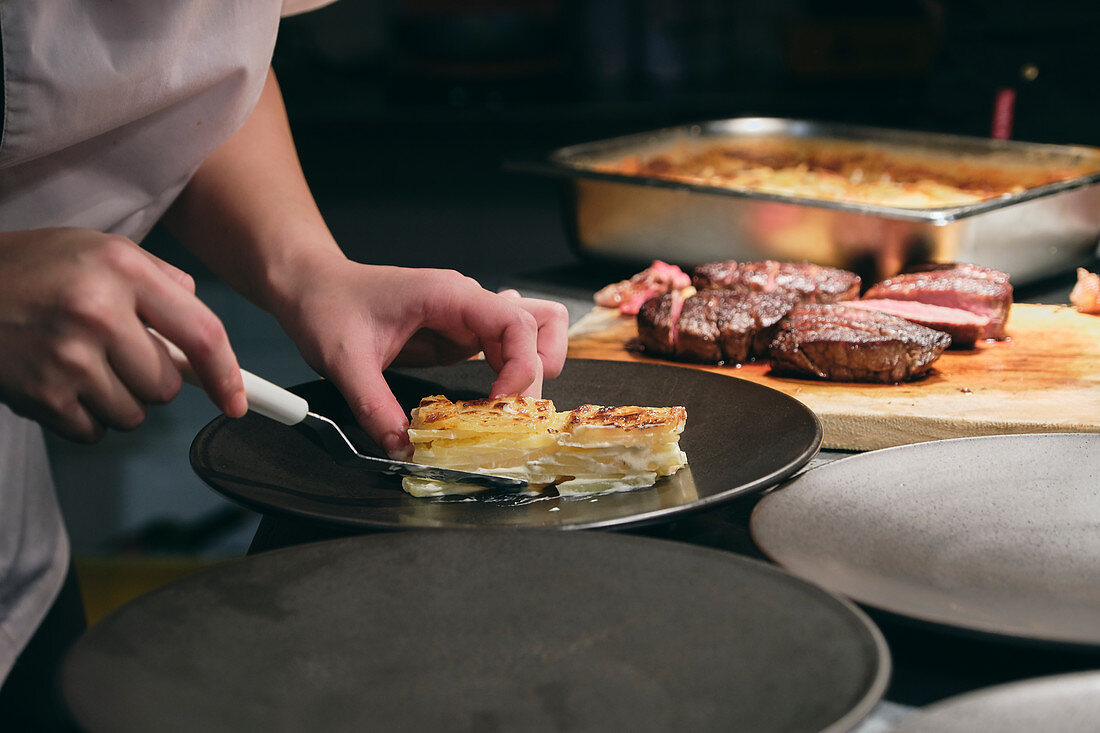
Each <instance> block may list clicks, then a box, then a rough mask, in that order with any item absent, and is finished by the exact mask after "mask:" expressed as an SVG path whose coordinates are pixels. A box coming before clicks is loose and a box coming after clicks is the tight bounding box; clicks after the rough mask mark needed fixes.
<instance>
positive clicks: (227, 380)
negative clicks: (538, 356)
mask: <svg viewBox="0 0 1100 733" xmlns="http://www.w3.org/2000/svg"><path fill="white" fill-rule="evenodd" d="M137 295H138V303H137V306H138V316H139V317H140V318H141V320H142V321H144V322H145V323H147V324H149V326H151V327H152V328H154V329H156V330H157V331H159V332H160V333H161V335H163V336H164V337H165V338H167V339H168V340H169V341H171V342H172V343H174V344H176V346H178V347H180V350H182V351H183V353H184V354H186V355H187V358H188V360H189V361H190V362H191V366H192V368H194V370H195V373H196V374H197V375H198V377H199V380H200V381H201V382H202V385H203V389H205V390H206V393H207V394H208V395H209V396H210V399H211V400H212V401H213V402H214V404H215V405H217V407H218V409H220V410H221V411H222V412H224V413H225V414H226V415H229V416H230V417H240V416H241V415H243V414H245V412H247V411H248V400H247V398H246V397H245V394H244V382H243V381H242V380H241V369H240V366H239V365H238V364H237V357H236V355H235V354H234V353H233V349H232V347H231V346H230V345H229V337H228V335H227V334H226V332H225V327H224V326H223V325H222V322H221V321H220V320H219V319H218V317H217V316H216V315H214V313H213V311H211V310H210V309H209V308H207V307H206V305H205V304H204V303H203V302H202V301H200V300H198V299H197V298H195V297H194V295H192V294H191V293H189V292H187V291H186V290H185V289H184V288H182V287H180V286H179V285H177V284H176V283H175V282H171V281H169V280H168V279H167V278H165V277H163V276H162V277H161V278H151V279H150V281H149V282H147V283H145V284H144V285H143V287H141V288H139V291H138V293H137ZM142 331H144V329H142ZM145 336H146V337H149V336H148V334H145ZM149 338H151V337H149ZM131 343H136V337H135V340H134V341H132V342H131ZM156 348H157V349H158V351H159V352H160V354H161V358H163V359H167V358H168V357H167V354H166V353H165V352H164V349H163V348H162V347H160V346H159V344H158V345H156ZM160 363H161V364H162V365H163V362H160Z"/></svg>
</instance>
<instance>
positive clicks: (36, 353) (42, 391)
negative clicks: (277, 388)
mask: <svg viewBox="0 0 1100 733" xmlns="http://www.w3.org/2000/svg"><path fill="white" fill-rule="evenodd" d="M146 326H151V327H153V328H155V329H156V330H158V331H160V333H162V334H164V336H165V337H167V338H168V339H169V340H171V341H173V342H175V343H176V344H177V345H178V346H179V347H180V348H181V349H182V350H183V352H184V353H185V354H187V356H188V358H189V359H190V361H191V364H192V365H193V367H194V369H195V371H196V372H197V373H198V375H199V377H200V379H201V380H202V383H203V385H204V387H205V388H206V391H207V393H208V394H209V395H210V398H211V400H213V402H214V404H215V405H217V406H218V408H219V409H221V410H222V411H223V412H225V413H226V414H227V415H231V416H234V417H236V416H240V415H243V414H244V412H245V411H246V410H247V401H246V399H245V396H244V385H243V383H242V381H241V375H240V368H239V367H238V366H237V360H236V357H235V356H234V354H233V351H232V349H231V348H230V346H229V341H228V339H227V337H226V334H225V328H224V327H223V326H222V323H221V321H220V320H218V317H217V316H216V315H214V313H213V312H211V311H210V309H209V308H207V307H206V306H205V305H204V304H203V303H202V301H200V300H199V299H198V298H196V297H195V283H194V281H193V280H192V279H191V277H190V276H189V275H187V274H186V273H184V272H183V271H181V270H179V269H177V268H175V267H173V266H172V265H169V264H168V263H167V262H164V261H162V260H160V259H158V258H156V257H154V256H153V255H151V254H149V253H148V252H146V251H145V250H143V249H141V248H140V247H139V246H138V245H136V244H135V243H134V242H132V241H130V240H129V239H126V238H125V237H120V236H115V235H109V234H102V233H100V232H95V231H92V230H89V229H77V228H64V229H38V230H32V231H22V232H4V233H0V401H2V402H4V403H6V404H7V405H8V406H9V407H10V408H11V409H12V410H13V411H14V412H16V413H18V414H20V415H23V416H24V417H28V418H31V419H33V420H37V421H38V422H40V423H42V424H43V425H45V426H46V427H48V428H50V429H52V430H54V431H56V432H58V433H60V434H61V435H63V436H65V437H68V438H71V439H73V440H77V441H80V442H95V441H96V440H98V439H99V438H101V437H102V436H103V434H104V432H105V430H106V428H113V429H117V430H130V429H133V428H135V427H137V426H138V425H139V424H140V423H141V422H142V421H143V420H144V419H145V414H146V406H147V405H151V404H163V403H165V402H168V401H169V400H171V399H172V398H174V397H175V396H176V394H177V393H178V392H179V389H180V383H181V377H180V373H179V370H178V369H176V367H175V366H174V365H173V364H172V362H171V360H170V359H169V358H168V354H167V352H166V351H165V349H164V347H163V346H162V345H161V344H160V343H158V342H157V341H155V340H154V338H153V336H152V335H150V334H149V332H148V331H147V330H146Z"/></svg>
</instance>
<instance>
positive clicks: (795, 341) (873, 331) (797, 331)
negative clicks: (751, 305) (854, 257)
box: [769, 305, 951, 383]
mask: <svg viewBox="0 0 1100 733" xmlns="http://www.w3.org/2000/svg"><path fill="white" fill-rule="evenodd" d="M950 342H951V337H950V336H948V335H947V334H946V333H942V332H940V331H934V330H932V329H930V328H925V327H924V326H919V325H917V324H915V323H912V322H910V321H907V320H905V319H904V318H897V317H895V316H890V315H887V314H885V313H881V312H878V311H872V310H863V309H860V308H852V307H848V306H845V305H802V306H798V307H796V308H795V309H794V310H792V311H791V312H790V313H789V314H787V317H786V318H785V319H784V320H783V322H782V323H781V324H780V327H779V331H778V333H777V334H776V336H775V338H774V339H772V342H771V347H770V349H769V351H770V356H771V359H772V367H773V368H774V369H776V370H778V371H787V372H792V373H795V374H799V375H809V376H815V377H819V378H821V379H829V380H835V381H844V382H883V383H895V382H903V381H905V380H908V379H912V378H914V377H917V376H920V375H921V374H924V373H925V372H926V371H927V370H928V369H929V368H930V367H931V365H932V363H933V362H934V361H935V360H936V359H938V358H939V356H940V354H942V353H943V350H944V349H945V348H947V345H948V344H949V343H950Z"/></svg>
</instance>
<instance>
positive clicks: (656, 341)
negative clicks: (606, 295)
mask: <svg viewBox="0 0 1100 733" xmlns="http://www.w3.org/2000/svg"><path fill="white" fill-rule="evenodd" d="M671 316H672V294H671V293H665V294H664V295H661V296H659V297H657V298H650V299H649V300H647V301H646V302H645V303H643V304H642V307H641V308H640V309H639V310H638V341H639V342H641V344H642V348H644V349H645V350H646V351H648V352H650V353H651V354H659V355H661V356H672V354H673V351H674V346H675V345H674V344H673V338H672V325H673V324H672V318H671Z"/></svg>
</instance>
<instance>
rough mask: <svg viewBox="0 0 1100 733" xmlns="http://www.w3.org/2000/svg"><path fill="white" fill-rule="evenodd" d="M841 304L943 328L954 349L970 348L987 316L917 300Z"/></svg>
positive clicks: (981, 330)
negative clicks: (949, 336) (948, 335)
mask: <svg viewBox="0 0 1100 733" xmlns="http://www.w3.org/2000/svg"><path fill="white" fill-rule="evenodd" d="M845 305H850V306H852V307H853V308H864V309H867V310H874V311H881V312H883V313H889V314H890V315H892V316H898V317H899V318H904V319H905V320H907V321H912V322H913V323H919V324H920V325H922V326H927V327H928V328H934V329H935V330H937V331H944V332H945V333H948V334H950V335H951V346H952V347H953V348H958V349H968V348H970V347H972V346H973V345H974V342H975V341H977V340H978V339H979V338H981V336H982V333H983V332H984V331H985V328H986V326H988V325H989V317H988V316H979V315H975V314H974V313H971V312H970V311H967V310H963V309H962V308H945V307H943V306H942V305H932V304H930V303H921V302H919V301H916V300H889V299H884V298H878V299H874V300H869V299H867V298H864V299H863V300H853V301H850V302H848V303H845Z"/></svg>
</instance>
